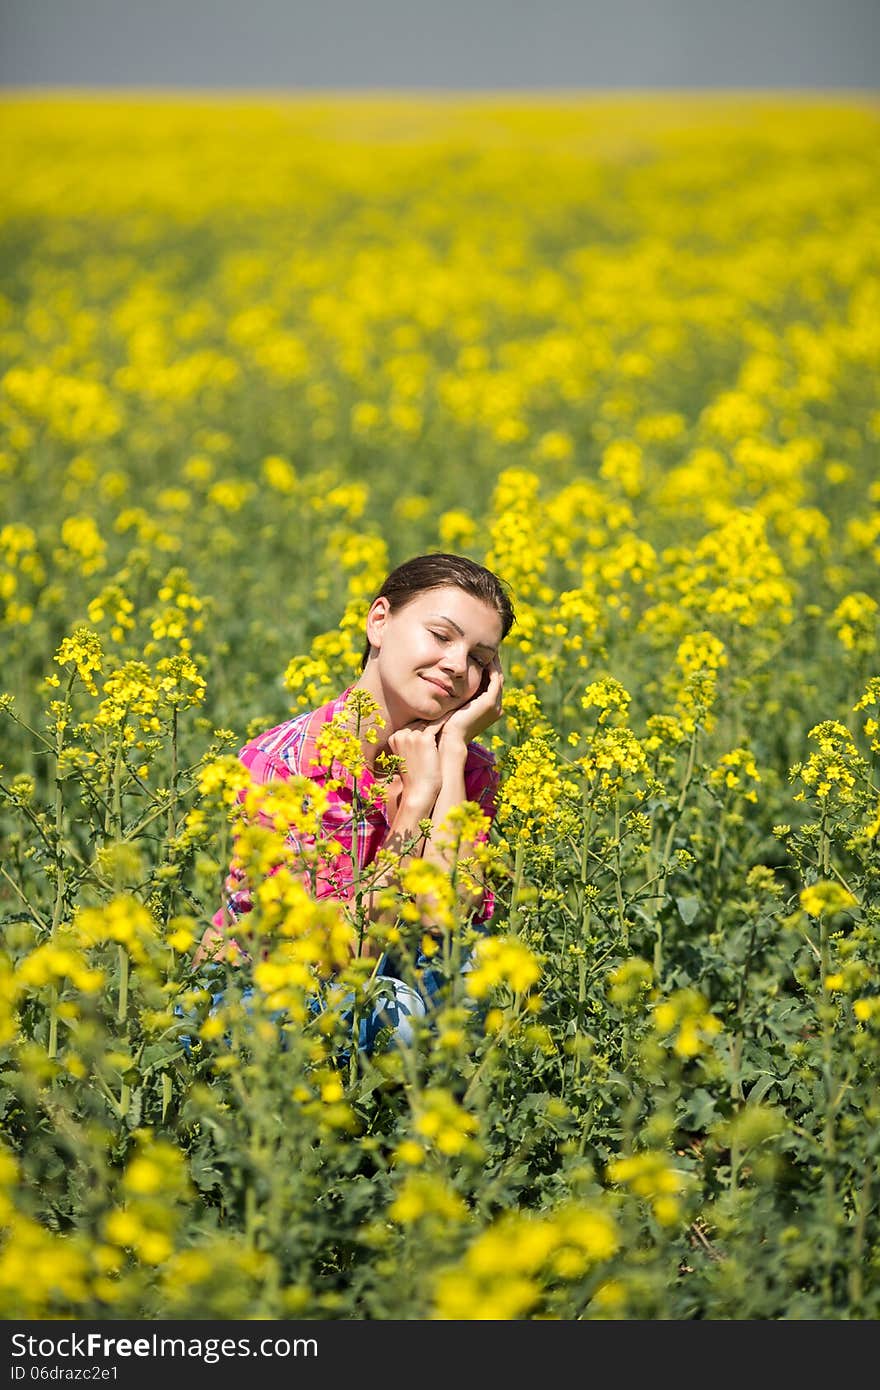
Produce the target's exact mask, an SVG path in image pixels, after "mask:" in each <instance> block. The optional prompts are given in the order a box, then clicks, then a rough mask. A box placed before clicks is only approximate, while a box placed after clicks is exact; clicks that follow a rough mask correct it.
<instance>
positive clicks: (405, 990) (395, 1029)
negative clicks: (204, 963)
mask: <svg viewBox="0 0 880 1390" xmlns="http://www.w3.org/2000/svg"><path fill="white" fill-rule="evenodd" d="M416 969H417V979H418V981H419V986H420V988H419V989H416V988H414V987H413V985H411V984H409V983H408V982H407V981H406V980H402V979H401V978H400V976H399V974H398V973H397V967H396V965H395V964H394V962H393V961H392V960H390V959H389V958H388V957H387V956H383V957H382V959H381V960H380V963H379V969H378V970H377V972H376V975H375V976H374V980H375V981H376V982H377V983H378V985H379V998H378V999H377V1000H376V1001H375V1002H374V1003H373V1004H372V1005H371V1007H370V1008H369V1010H368V1011H365V1012H364V1013H363V1015H362V1016H361V1018H360V1020H359V1022H358V1050H359V1051H361V1052H365V1053H368V1054H369V1053H371V1052H373V1051H374V1050H375V1047H376V1044H377V1042H378V1040H379V1038H380V1035H382V1034H383V1032H384V1033H385V1034H386V1036H387V1038H388V1042H389V1043H390V1044H391V1045H395V1044H396V1045H400V1044H403V1045H406V1044H408V1043H411V1042H412V1041H413V1039H414V1037H415V1029H414V1027H413V1020H414V1019H419V1018H425V1017H427V1015H428V1014H429V1013H430V1012H431V1011H432V1010H433V1009H435V1008H436V1007H437V1005H438V1004H439V1003H440V1000H441V993H442V989H443V983H444V981H443V975H442V974H441V972H440V971H439V970H438V969H437V968H436V967H435V966H432V965H430V964H429V962H428V960H427V958H426V957H425V956H423V955H422V954H421V952H419V954H418V956H417V957H416ZM468 969H470V960H469V959H467V960H466V961H465V963H464V965H463V966H462V971H463V972H465V971H467V970H468ZM205 984H206V988H208V989H210V988H211V980H210V977H208V979H207V980H206V982H205ZM253 994H254V988H253V985H248V986H247V987H246V988H245V989H243V990H242V992H241V1000H242V1003H243V1004H244V1005H245V1007H246V1008H247V1007H248V1005H249V1001H250V1000H251V999H252V998H253ZM224 998H225V991H224V990H223V989H217V990H212V991H211V1006H210V1008H209V1010H208V1013H209V1015H210V1014H213V1013H216V1011H217V1009H218V1008H219V1007H220V1006H221V1005H222V1003H223V1001H224ZM344 1003H345V1005H346V1009H345V1011H344V1012H343V1014H342V1017H343V1018H344V1019H347V1020H350V1019H351V1017H352V1011H351V1008H350V1007H349V1006H350V1005H351V1004H353V1003H354V996H353V995H348V996H347V997H346V999H345V1000H344ZM309 1007H310V1011H311V1013H312V1014H314V1015H317V1014H319V1013H322V1012H323V1011H324V1010H325V1009H326V1008H327V1003H326V1001H325V1000H324V999H322V998H321V996H320V995H316V996H314V998H313V999H312V1001H311V1003H310V1006H309ZM175 1013H176V1014H178V1015H179V1016H180V1017H182V1018H185V1017H186V1016H187V1015H186V1014H184V1011H183V1009H182V1008H181V1007H180V1005H176V1006H175ZM271 1017H272V1018H273V1019H274V1020H275V1021H276V1022H277V1023H279V1024H282V1023H284V1022H285V1019H286V1014H285V1013H284V1010H283V1009H279V1010H277V1011H276V1012H275V1013H273V1014H272V1015H271ZM389 1030H390V1031H389ZM280 1039H281V1046H282V1048H284V1047H285V1046H286V1034H285V1032H284V1030H283V1029H281V1030H280ZM180 1041H181V1043H182V1044H183V1050H184V1052H185V1053H186V1055H187V1056H188V1057H189V1056H191V1053H192V1038H191V1037H190V1036H189V1035H188V1034H187V1035H183V1034H181V1038H180Z"/></svg>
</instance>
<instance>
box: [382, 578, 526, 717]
mask: <svg viewBox="0 0 880 1390" xmlns="http://www.w3.org/2000/svg"><path fill="white" fill-rule="evenodd" d="M367 636H368V637H369V639H370V643H371V645H372V646H373V647H374V648H376V649H377V650H378V656H377V659H376V666H375V672H376V675H377V676H378V678H379V680H380V682H381V686H382V694H383V695H384V697H385V703H386V706H387V708H388V711H389V714H391V716H392V718H395V716H397V718H402V720H403V722H408V720H409V719H439V718H440V716H441V715H443V714H448V713H449V712H450V711H451V710H453V709H457V708H458V706H459V705H462V704H464V702H465V700H469V699H470V698H471V696H473V695H476V693H477V691H478V690H479V689H480V683H481V681H482V680H483V678H484V676H485V675H486V674H487V673H488V668H489V667H490V666H491V665H492V661H493V659H494V657H495V656H496V654H497V651H498V647H499V644H500V642H501V616H500V614H499V613H498V612H497V610H496V609H495V608H493V607H492V606H491V605H490V604H487V603H484V602H483V601H482V599H478V598H474V596H473V594H468V593H466V592H465V590H464V589H459V588H457V587H456V586H455V585H446V586H444V587H443V588H440V589H426V590H425V591H424V592H423V593H421V594H418V595H417V596H416V597H415V598H413V599H410V601H409V603H406V604H404V606H403V607H402V608H398V609H397V611H396V612H394V613H392V612H391V610H390V608H389V606H388V600H387V599H386V598H378V599H376V600H375V601H374V603H373V604H372V606H371V608H370V612H369V615H368V618H367ZM395 722H397V721H396V719H395Z"/></svg>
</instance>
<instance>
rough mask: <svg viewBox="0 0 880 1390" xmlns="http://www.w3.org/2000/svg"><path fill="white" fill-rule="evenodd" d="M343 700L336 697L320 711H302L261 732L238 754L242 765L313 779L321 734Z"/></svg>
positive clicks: (321, 707) (252, 768)
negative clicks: (272, 769) (317, 745)
mask: <svg viewBox="0 0 880 1390" xmlns="http://www.w3.org/2000/svg"><path fill="white" fill-rule="evenodd" d="M343 698H344V696H337V697H336V698H334V699H333V700H328V701H327V702H326V704H323V705H319V706H318V708H317V709H308V710H303V712H302V713H301V714H295V715H294V716H293V718H292V719H285V720H284V721H283V722H282V723H281V724H273V726H272V727H271V728H270V729H263V730H261V732H260V733H258V734H255V735H254V737H253V738H250V739H248V741H247V743H245V744H244V746H243V747H242V748H241V749H240V750H239V754H238V756H239V759H240V761H241V762H243V763H244V765H245V767H248V768H250V769H251V771H252V772H253V771H254V770H255V769H257V770H260V769H266V770H268V769H270V768H274V770H275V774H276V775H279V774H280V775H282V776H290V775H291V774H295V773H304V774H305V775H306V776H311V775H312V773H313V770H314V765H315V753H316V739H317V736H318V733H319V732H320V730H321V729H322V728H323V726H324V725H325V724H326V723H327V722H328V720H330V719H332V718H333V716H334V714H335V713H337V711H338V709H339V706H340V702H341V701H342V699H343Z"/></svg>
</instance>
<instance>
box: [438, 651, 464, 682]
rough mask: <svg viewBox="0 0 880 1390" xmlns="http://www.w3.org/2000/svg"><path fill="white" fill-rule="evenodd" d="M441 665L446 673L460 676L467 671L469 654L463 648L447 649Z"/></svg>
mask: <svg viewBox="0 0 880 1390" xmlns="http://www.w3.org/2000/svg"><path fill="white" fill-rule="evenodd" d="M440 665H441V666H442V667H443V669H444V671H449V672H450V673H451V674H454V675H456V676H460V675H462V674H463V673H464V672H465V671H466V670H467V652H466V651H465V650H464V648H463V647H458V646H456V647H447V648H446V651H445V652H444V653H443V659H442V661H441V662H440Z"/></svg>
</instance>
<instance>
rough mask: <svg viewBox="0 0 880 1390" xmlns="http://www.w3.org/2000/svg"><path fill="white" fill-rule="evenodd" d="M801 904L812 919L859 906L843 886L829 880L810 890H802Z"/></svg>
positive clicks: (813, 885)
mask: <svg viewBox="0 0 880 1390" xmlns="http://www.w3.org/2000/svg"><path fill="white" fill-rule="evenodd" d="M800 904H801V907H802V908H803V910H804V912H808V913H809V914H810V916H811V917H823V916H825V915H826V914H829V915H831V914H833V913H835V912H845V911H847V910H849V909H850V908H853V907H857V906H858V904H857V902H856V899H855V898H854V897H853V895H852V893H850V892H849V891H848V890H847V889H846V888H843V887H842V886H841V884H839V883H836V882H834V881H830V882H829V881H827V880H820V881H819V882H818V883H813V884H811V885H810V886H809V887H808V888H803V889H801V893H800Z"/></svg>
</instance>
